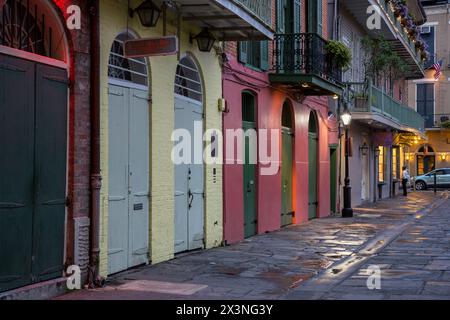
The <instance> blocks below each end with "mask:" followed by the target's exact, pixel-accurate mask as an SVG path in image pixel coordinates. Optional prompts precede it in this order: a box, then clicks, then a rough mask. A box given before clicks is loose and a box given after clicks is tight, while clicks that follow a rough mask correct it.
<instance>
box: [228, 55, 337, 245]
mask: <svg viewBox="0 0 450 320" xmlns="http://www.w3.org/2000/svg"><path fill="white" fill-rule="evenodd" d="M229 59H230V61H229V62H228V65H227V66H226V67H225V69H227V70H228V71H227V72H224V74H223V92H224V98H225V99H226V101H227V106H228V108H229V112H228V113H225V114H224V117H223V119H224V120H223V127H224V130H226V129H239V128H242V101H241V94H242V91H244V90H249V91H253V92H254V93H255V95H256V96H257V106H256V109H257V119H258V123H257V127H258V129H268V130H270V129H279V130H280V129H281V113H282V107H283V104H284V102H285V101H286V99H289V101H290V103H291V104H292V107H293V110H294V118H295V141H294V149H295V150H294V157H295V159H294V163H295V167H294V178H293V184H294V199H293V204H294V209H295V212H296V214H295V217H294V223H296V224H300V223H304V222H306V221H308V200H309V199H308V152H307V150H308V124H309V116H310V112H311V110H315V111H316V112H317V119H318V128H319V148H318V198H319V207H318V217H319V218H323V217H327V216H329V215H330V159H329V144H333V143H337V142H338V137H337V130H336V123H335V122H333V121H329V120H328V119H327V118H328V100H327V98H326V97H308V98H306V99H305V100H304V101H303V102H302V103H299V102H296V101H294V100H292V99H291V97H289V96H288V95H287V93H286V92H283V91H281V90H278V89H277V88H274V87H271V86H270V84H269V82H268V76H267V74H265V73H261V72H257V71H255V70H252V69H249V68H246V67H244V66H243V65H241V64H240V63H239V62H237V61H236V59H235V58H234V57H232V55H229ZM231 70H233V71H231ZM250 84H252V85H251V86H250ZM280 132H281V131H280ZM224 142H225V145H226V143H227V140H226V137H225V140H224ZM279 143H280V153H279V154H280V156H281V135H280V137H279ZM224 152H225V159H227V157H228V155H227V153H226V148H225V151H224ZM269 152H271V150H270V148H269ZM260 169H261V168H258V172H260ZM242 181H243V168H242V166H241V165H238V164H225V165H224V239H225V241H226V242H227V243H235V242H238V241H240V240H242V239H243V238H244V209H243V194H244V190H243V183H242ZM257 197H258V199H257V210H258V230H257V231H258V233H265V232H270V231H274V230H278V229H279V228H280V223H281V165H280V163H278V172H277V174H276V175H273V176H262V175H260V174H259V175H258V177H257Z"/></svg>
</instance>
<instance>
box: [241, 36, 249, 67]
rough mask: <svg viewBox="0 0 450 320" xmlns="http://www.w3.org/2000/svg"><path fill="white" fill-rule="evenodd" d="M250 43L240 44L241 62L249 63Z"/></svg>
mask: <svg viewBox="0 0 450 320" xmlns="http://www.w3.org/2000/svg"><path fill="white" fill-rule="evenodd" d="M248 47H249V43H248V41H241V42H239V61H240V62H242V63H247V62H248Z"/></svg>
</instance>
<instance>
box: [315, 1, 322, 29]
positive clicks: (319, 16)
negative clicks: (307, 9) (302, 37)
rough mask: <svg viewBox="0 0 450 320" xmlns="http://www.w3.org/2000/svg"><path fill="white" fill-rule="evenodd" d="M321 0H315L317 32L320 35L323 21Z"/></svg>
mask: <svg viewBox="0 0 450 320" xmlns="http://www.w3.org/2000/svg"><path fill="white" fill-rule="evenodd" d="M322 12H323V8H322V0H317V12H316V14H317V33H318V34H319V35H322V33H323V21H322Z"/></svg>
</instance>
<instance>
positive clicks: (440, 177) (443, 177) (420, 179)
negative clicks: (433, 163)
mask: <svg viewBox="0 0 450 320" xmlns="http://www.w3.org/2000/svg"><path fill="white" fill-rule="evenodd" d="M435 172H436V187H438V188H445V187H450V169H448V168H443V169H436V170H433V171H431V172H429V173H427V174H423V175H421V176H417V177H414V178H413V181H414V182H415V185H416V190H419V191H420V190H426V189H427V188H429V187H430V188H431V187H434V173H435Z"/></svg>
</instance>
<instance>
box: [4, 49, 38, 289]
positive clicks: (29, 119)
mask: <svg viewBox="0 0 450 320" xmlns="http://www.w3.org/2000/svg"><path fill="white" fill-rule="evenodd" d="M33 157H34V63H32V62H28V61H25V60H21V59H16V58H12V57H9V56H5V55H0V176H1V178H0V292H2V291H6V290H10V289H14V288H18V287H21V286H24V285H27V284H30V283H31V251H32V241H31V237H32V234H33V231H32V222H33V187H32V185H33Z"/></svg>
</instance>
